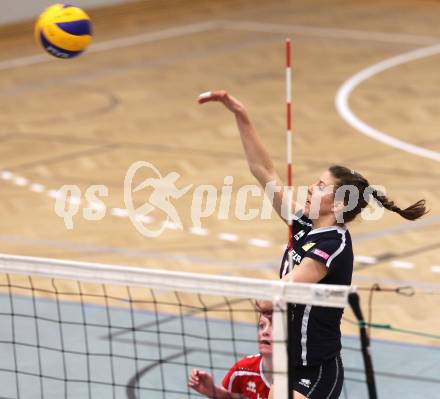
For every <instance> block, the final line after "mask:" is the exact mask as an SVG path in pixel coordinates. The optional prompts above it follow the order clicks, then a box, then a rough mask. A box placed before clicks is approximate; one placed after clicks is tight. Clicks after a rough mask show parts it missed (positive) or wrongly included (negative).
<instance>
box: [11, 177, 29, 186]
mask: <svg viewBox="0 0 440 399" xmlns="http://www.w3.org/2000/svg"><path fill="white" fill-rule="evenodd" d="M14 184H15V185H17V186H20V187H24V186H27V185H28V184H29V180H28V179H26V178H25V177H22V176H16V177H14Z"/></svg>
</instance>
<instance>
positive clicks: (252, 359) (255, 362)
mask: <svg viewBox="0 0 440 399" xmlns="http://www.w3.org/2000/svg"><path fill="white" fill-rule="evenodd" d="M260 362H261V355H260V354H259V353H258V354H256V355H249V356H245V357H243V358H242V359H240V360H239V361H238V362H237V363H235V368H236V369H237V370H243V371H255V370H259V368H260Z"/></svg>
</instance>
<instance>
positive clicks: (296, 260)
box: [285, 249, 301, 265]
mask: <svg viewBox="0 0 440 399" xmlns="http://www.w3.org/2000/svg"><path fill="white" fill-rule="evenodd" d="M290 253H291V254H292V260H293V262H294V263H296V264H297V265H299V264H300V263H301V255H298V254H297V253H296V252H295V250H293V249H292V250H291V251H290ZM286 262H287V263H285V265H286V264H288V263H289V257H287V259H286Z"/></svg>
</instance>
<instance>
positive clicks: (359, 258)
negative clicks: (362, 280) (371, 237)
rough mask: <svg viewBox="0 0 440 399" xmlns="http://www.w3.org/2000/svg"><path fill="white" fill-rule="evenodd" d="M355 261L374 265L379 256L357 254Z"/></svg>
mask: <svg viewBox="0 0 440 399" xmlns="http://www.w3.org/2000/svg"><path fill="white" fill-rule="evenodd" d="M354 261H355V262H358V263H363V264H365V265H374V264H375V263H377V258H376V257H374V256H365V255H356V256H355V257H354Z"/></svg>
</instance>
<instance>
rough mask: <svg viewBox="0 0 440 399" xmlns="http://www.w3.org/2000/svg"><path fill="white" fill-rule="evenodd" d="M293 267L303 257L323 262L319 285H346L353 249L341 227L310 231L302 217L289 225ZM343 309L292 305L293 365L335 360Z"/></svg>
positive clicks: (282, 271)
mask: <svg viewBox="0 0 440 399" xmlns="http://www.w3.org/2000/svg"><path fill="white" fill-rule="evenodd" d="M293 234H294V239H293V250H292V258H293V266H294V267H295V266H296V265H298V264H299V263H300V262H301V260H302V259H303V258H304V257H308V258H312V259H315V260H317V261H319V262H321V263H323V264H324V265H325V266H326V267H327V269H328V273H327V275H326V276H325V277H324V278H323V279H322V280H321V281H319V282H318V283H319V284H337V285H350V284H351V277H352V274H353V248H352V243H351V237H350V233H349V232H348V230H347V229H346V228H345V227H341V226H331V227H322V228H317V229H313V226H312V223H311V221H310V220H309V219H307V218H306V217H304V216H303V217H301V218H298V219H295V220H294V222H293ZM288 266H289V263H288V254H287V249H286V251H285V253H284V257H283V261H282V263H281V269H280V277H283V276H284V275H285V274H286V273H287V272H288ZM342 313H343V309H340V308H327V307H322V306H311V305H296V306H295V307H294V310H293V315H289V318H290V319H291V320H292V323H293V326H292V327H293V328H292V330H293V334H292V335H293V336H291V337H289V340H290V342H291V344H292V345H293V348H294V364H295V365H303V366H307V365H318V364H321V363H322V362H323V361H325V360H328V359H332V358H335V357H336V356H337V355H338V354H339V353H340V351H341V329H340V324H341V318H342Z"/></svg>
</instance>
